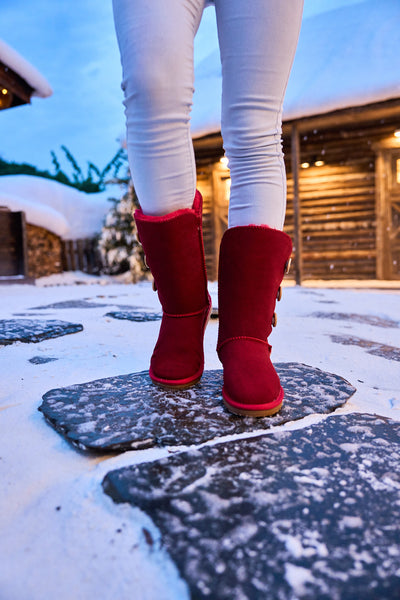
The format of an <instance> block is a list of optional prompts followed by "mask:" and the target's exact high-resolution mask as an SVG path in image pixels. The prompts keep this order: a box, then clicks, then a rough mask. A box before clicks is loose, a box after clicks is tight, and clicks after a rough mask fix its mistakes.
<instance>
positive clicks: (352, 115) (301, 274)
mask: <svg viewBox="0 0 400 600" xmlns="http://www.w3.org/2000/svg"><path fill="white" fill-rule="evenodd" d="M376 4H377V3H374V2H372V1H371V0H366V1H365V2H364V3H362V4H360V5H353V6H349V7H343V8H342V9H340V10H336V11H330V12H328V13H325V14H323V15H319V16H318V17H314V18H311V19H307V20H306V23H305V24H304V25H303V30H302V34H301V36H300V42H299V49H298V54H297V56H296V60H295V63H294V67H293V72H292V76H291V80H290V81H289V87H288V93H287V102H286V105H285V106H286V108H285V110H284V123H283V149H284V154H285V162H286V170H287V187H288V194H287V216H286V223H285V230H286V231H287V233H289V234H290V235H291V237H292V239H293V242H294V258H295V261H294V262H295V269H294V270H293V275H292V276H293V277H295V278H296V280H297V282H300V281H302V280H306V279H389V280H390V279H400V53H399V51H398V48H399V47H400V34H399V30H398V27H397V23H399V22H400V20H399V19H400V4H399V3H398V2H395V1H394V0H383V2H382V3H379V6H376ZM395 17H398V18H395ZM355 24H357V29H353V28H352V27H353V25H354V26H355ZM346 27H347V30H346ZM325 40H327V42H326V43H325ZM376 40H377V41H378V42H379V46H378V45H377V43H374V42H375V41H376ZM357 44H358V46H359V47H357ZM315 48H318V49H319V50H320V52H321V53H322V54H323V56H319V57H314V60H313V52H315ZM352 52H353V54H352ZM325 65H327V66H325ZM217 70H218V66H216V69H215V72H217ZM199 71H200V77H199V79H198V84H197V85H198V88H199V93H198V100H199V99H201V98H203V106H202V111H201V115H202V116H201V119H200V120H199V119H197V122H196V113H195V114H194V121H195V123H194V131H195V139H194V146H195V154H196V161H197V166H198V186H199V189H200V191H201V192H202V193H203V195H204V199H205V202H204V208H205V211H204V231H205V247H206V255H207V267H208V274H209V278H210V279H215V278H216V277H217V262H218V249H219V242H220V239H221V237H222V234H223V231H224V230H225V228H226V226H227V212H228V198H229V185H230V179H229V171H228V169H227V167H226V166H225V165H224V164H223V162H221V159H222V160H223V148H222V139H221V135H220V132H219V131H218V130H216V127H215V122H216V121H217V118H216V116H215V114H216V112H217V111H216V110H215V106H214V107H213V104H214V105H215V104H216V103H218V102H220V94H218V93H217V92H215V88H216V86H215V72H214V80H213V82H212V84H213V89H210V87H209V86H208V81H207V78H204V79H202V77H201V65H200V69H199ZM206 72H207V74H208V75H209V73H210V72H211V73H212V68H211V67H210V63H208V64H207V69H206ZM210 92H211V93H210ZM205 102H209V106H208V109H209V110H208V111H207V110H205V107H204V103H205ZM195 106H196V105H195ZM207 114H210V115H211V116H210V121H209V125H208V127H207V117H206V120H205V119H204V115H207ZM196 129H197V130H198V131H199V132H200V135H196ZM204 134H205V135H204Z"/></svg>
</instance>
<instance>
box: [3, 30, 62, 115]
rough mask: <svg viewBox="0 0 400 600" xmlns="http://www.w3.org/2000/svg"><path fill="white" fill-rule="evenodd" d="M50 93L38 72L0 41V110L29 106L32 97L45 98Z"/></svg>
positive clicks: (46, 83) (49, 88)
mask: <svg viewBox="0 0 400 600" xmlns="http://www.w3.org/2000/svg"><path fill="white" fill-rule="evenodd" d="M52 93H53V91H52V89H51V87H50V85H49V84H48V82H47V81H46V79H45V78H44V77H43V76H42V75H41V74H40V73H39V71H37V69H35V67H33V66H32V65H31V64H30V63H29V62H28V61H27V60H25V59H24V58H23V57H22V56H21V55H20V54H19V53H18V52H16V51H15V50H14V49H13V48H11V47H10V46H9V45H8V44H6V43H5V42H4V41H3V40H0V110H5V109H7V108H13V107H14V106H20V105H21V104H29V103H30V102H31V98H32V96H38V97H40V98H47V97H48V96H51V94H52Z"/></svg>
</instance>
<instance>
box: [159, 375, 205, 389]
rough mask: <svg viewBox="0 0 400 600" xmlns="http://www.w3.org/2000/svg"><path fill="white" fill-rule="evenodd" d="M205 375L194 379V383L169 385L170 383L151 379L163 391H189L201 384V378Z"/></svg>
mask: <svg viewBox="0 0 400 600" xmlns="http://www.w3.org/2000/svg"><path fill="white" fill-rule="evenodd" d="M202 375H203V373H202V374H201V375H200V377H197V379H193V380H192V381H189V382H188V383H177V384H172V383H171V384H169V383H162V382H161V381H157V379H153V378H152V377H151V380H152V382H153V383H155V384H156V385H157V386H158V387H160V388H162V389H163V390H175V391H177V390H187V389H188V388H190V387H192V386H193V385H196V383H199V381H200V379H201V377H202Z"/></svg>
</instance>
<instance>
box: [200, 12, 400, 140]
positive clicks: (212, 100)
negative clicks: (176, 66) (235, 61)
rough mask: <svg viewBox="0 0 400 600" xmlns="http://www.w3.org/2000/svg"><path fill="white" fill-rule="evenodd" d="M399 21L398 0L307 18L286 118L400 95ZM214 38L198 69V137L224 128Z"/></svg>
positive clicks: (286, 107)
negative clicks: (208, 52) (212, 46)
mask: <svg viewBox="0 0 400 600" xmlns="http://www.w3.org/2000/svg"><path fill="white" fill-rule="evenodd" d="M399 22H400V3H399V2H398V1H397V0H382V1H381V2H375V0H364V1H363V2H359V3H357V4H349V5H347V6H342V7H340V8H336V9H334V10H330V11H326V12H323V13H321V14H317V15H313V16H309V17H307V18H304V20H303V25H302V29H301V33H300V39H299V45H298V49H297V53H296V57H295V60H294V64H293V69H292V73H291V76H290V79H289V84H288V89H287V93H286V97H285V102H284V112H283V119H284V121H288V120H292V119H300V118H303V117H308V116H312V115H316V114H322V113H327V112H331V111H334V110H340V109H344V108H348V107H353V106H354V107H355V106H363V105H366V104H370V103H373V102H381V101H384V100H389V99H393V98H398V97H399V96H400V75H399V73H400V53H399V51H398V49H399V47H400V29H399V27H398V23H399ZM213 37H214V36H213ZM213 42H214V46H215V47H214V48H213V49H212V50H211V51H210V54H209V55H208V56H207V57H206V58H204V59H203V60H202V61H201V62H199V64H198V65H197V66H196V69H195V75H196V78H195V88H196V89H195V94H194V107H193V112H192V134H193V137H195V138H197V137H202V136H204V135H208V134H211V133H216V132H218V131H220V123H221V108H220V105H221V63H220V57H219V51H218V48H217V47H216V46H217V40H216V39H215V37H214V39H213Z"/></svg>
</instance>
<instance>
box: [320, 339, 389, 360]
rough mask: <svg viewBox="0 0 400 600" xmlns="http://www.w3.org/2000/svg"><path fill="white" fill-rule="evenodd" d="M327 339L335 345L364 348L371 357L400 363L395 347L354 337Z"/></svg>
mask: <svg viewBox="0 0 400 600" xmlns="http://www.w3.org/2000/svg"><path fill="white" fill-rule="evenodd" d="M329 337H330V338H331V340H332V342H335V343H336V344H342V345H344V346H359V347H360V348H365V349H366V350H367V352H368V354H372V355H373V356H380V357H381V358H386V360H395V361H400V348H396V346H389V345H388V344H381V343H380V342H374V341H373V340H364V339H362V338H359V337H356V336H354V335H352V336H347V335H330V336H329Z"/></svg>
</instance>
